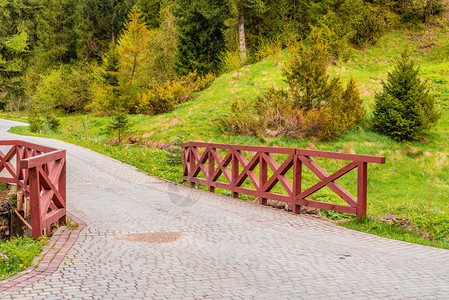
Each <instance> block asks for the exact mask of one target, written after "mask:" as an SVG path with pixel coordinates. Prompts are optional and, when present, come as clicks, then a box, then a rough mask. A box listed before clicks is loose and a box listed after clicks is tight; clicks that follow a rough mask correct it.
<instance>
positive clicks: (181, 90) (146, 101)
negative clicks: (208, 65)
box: [138, 72, 215, 114]
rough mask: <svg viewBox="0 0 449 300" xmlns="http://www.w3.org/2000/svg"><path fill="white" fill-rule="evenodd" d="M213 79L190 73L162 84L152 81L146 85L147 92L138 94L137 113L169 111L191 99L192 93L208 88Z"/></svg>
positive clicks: (208, 75)
mask: <svg viewBox="0 0 449 300" xmlns="http://www.w3.org/2000/svg"><path fill="white" fill-rule="evenodd" d="M214 79H215V76H214V75H213V74H207V75H205V76H199V75H198V74H197V73H196V72H191V73H189V74H188V75H187V76H185V77H182V78H178V79H175V80H166V81H164V82H157V81H155V80H153V81H152V82H151V83H150V84H149V85H148V90H147V91H146V92H145V93H142V94H140V103H139V107H138V111H139V112H141V113H147V114H158V113H163V112H167V111H170V110H172V109H173V108H175V106H176V105H178V104H180V103H182V102H184V101H187V100H189V99H191V98H192V97H193V93H194V92H197V91H200V90H202V89H205V88H206V87H208V86H209V85H210V84H211V83H212V82H213V80H214Z"/></svg>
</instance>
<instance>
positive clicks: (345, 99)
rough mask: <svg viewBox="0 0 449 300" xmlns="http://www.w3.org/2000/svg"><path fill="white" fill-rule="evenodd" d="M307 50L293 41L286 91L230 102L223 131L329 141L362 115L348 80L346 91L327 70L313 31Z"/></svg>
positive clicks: (323, 48) (325, 48)
mask: <svg viewBox="0 0 449 300" xmlns="http://www.w3.org/2000/svg"><path fill="white" fill-rule="evenodd" d="M311 42H312V45H311V47H310V49H309V50H307V49H306V48H305V47H304V45H303V44H302V43H301V44H297V45H296V46H295V48H293V49H292V51H291V57H290V59H289V61H288V63H287V66H286V67H285V68H284V69H283V74H284V76H285V77H286V81H287V83H288V89H269V90H268V91H267V92H266V93H264V94H263V95H262V96H260V97H258V98H257V99H256V101H254V102H252V103H246V102H242V101H235V102H234V103H233V104H232V106H231V113H230V114H229V115H228V116H227V117H225V118H222V119H221V120H220V125H221V126H222V127H224V128H225V129H228V130H231V131H233V132H235V133H238V134H246V135H256V136H258V137H262V136H263V135H268V136H279V135H285V136H291V137H295V138H301V137H307V136H313V137H316V138H319V139H321V140H331V139H333V138H335V137H337V136H339V135H341V134H343V133H344V132H346V131H347V130H348V129H349V128H350V127H352V126H354V125H355V124H357V123H359V122H361V121H362V120H363V119H364V116H365V110H364V108H363V106H362V99H361V98H360V95H359V92H358V90H357V87H356V83H355V81H354V79H352V78H351V79H350V80H349V82H348V85H347V87H346V89H344V88H343V86H342V84H341V81H340V78H339V77H334V78H331V77H330V76H329V75H328V74H327V64H328V58H329V51H328V45H327V44H326V42H325V40H323V39H322V38H321V36H320V32H319V31H315V32H314V34H313V35H312V36H311Z"/></svg>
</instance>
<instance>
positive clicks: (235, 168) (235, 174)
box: [231, 149, 239, 198]
mask: <svg viewBox="0 0 449 300" xmlns="http://www.w3.org/2000/svg"><path fill="white" fill-rule="evenodd" d="M231 151H233V152H232V184H231V186H232V197H233V198H238V197H239V193H237V192H236V191H235V188H236V185H235V184H236V182H237V178H238V177H239V161H238V159H237V155H236V152H237V150H234V149H233V150H231Z"/></svg>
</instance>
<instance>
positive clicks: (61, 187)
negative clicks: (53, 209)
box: [58, 158, 67, 226]
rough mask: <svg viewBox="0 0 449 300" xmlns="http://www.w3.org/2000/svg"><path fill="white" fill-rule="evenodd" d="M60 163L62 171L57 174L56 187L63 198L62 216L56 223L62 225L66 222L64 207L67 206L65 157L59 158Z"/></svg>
mask: <svg viewBox="0 0 449 300" xmlns="http://www.w3.org/2000/svg"><path fill="white" fill-rule="evenodd" d="M61 163H63V164H64V165H63V167H62V171H61V175H59V180H58V189H59V193H60V194H61V196H62V198H63V199H64V216H63V217H62V218H60V219H59V221H58V223H59V225H60V226H62V225H64V224H65V223H66V213H65V211H66V207H67V194H66V172H67V169H66V166H67V162H66V159H65V158H64V159H63V160H61Z"/></svg>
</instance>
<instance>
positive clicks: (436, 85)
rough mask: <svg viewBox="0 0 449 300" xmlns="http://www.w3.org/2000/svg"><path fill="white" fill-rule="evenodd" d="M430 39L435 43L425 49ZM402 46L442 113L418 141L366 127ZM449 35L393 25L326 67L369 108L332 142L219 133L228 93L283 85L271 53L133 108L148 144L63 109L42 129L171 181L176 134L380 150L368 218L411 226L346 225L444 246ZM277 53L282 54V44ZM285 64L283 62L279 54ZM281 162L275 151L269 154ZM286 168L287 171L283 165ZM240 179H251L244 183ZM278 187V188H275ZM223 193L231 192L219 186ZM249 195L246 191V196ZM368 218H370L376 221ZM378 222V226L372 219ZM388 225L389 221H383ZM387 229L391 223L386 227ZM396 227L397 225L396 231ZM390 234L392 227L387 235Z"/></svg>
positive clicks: (177, 170)
mask: <svg viewBox="0 0 449 300" xmlns="http://www.w3.org/2000/svg"><path fill="white" fill-rule="evenodd" d="M430 43H434V44H435V45H436V46H434V47H431V48H424V49H420V47H421V48H422V47H423V46H426V45H429V44H430ZM406 46H408V47H409V48H410V49H411V50H412V52H413V56H414V58H415V60H416V63H417V64H418V65H419V66H420V68H421V75H422V77H423V78H424V79H426V80H428V84H429V86H430V88H431V91H432V93H434V94H435V95H436V97H437V103H438V105H439V106H440V108H441V112H442V117H441V119H440V120H439V122H438V123H437V125H436V126H435V128H434V129H433V130H431V131H429V132H426V133H425V136H426V138H427V139H428V140H429V141H428V142H427V143H423V142H420V141H418V142H406V143H398V142H395V141H393V140H391V139H389V138H387V137H385V136H381V135H379V134H377V133H374V132H372V131H371V130H370V129H369V119H370V116H371V113H372V106H373V103H374V95H375V93H376V92H377V91H379V90H380V89H381V84H380V82H381V80H384V79H385V78H386V75H387V72H388V70H392V69H393V67H394V62H395V59H397V58H398V57H399V55H400V53H401V52H402V51H403V50H404V49H405V47H406ZM447 49H449V39H447V34H446V33H445V32H444V31H442V30H440V29H438V28H426V29H423V30H421V31H407V30H401V31H392V32H390V33H388V34H386V35H385V36H384V37H382V38H381V39H380V40H379V41H378V42H377V44H376V45H374V46H371V47H369V48H368V49H365V50H363V51H359V50H352V55H351V57H350V58H349V60H348V61H347V62H337V63H336V64H334V65H333V66H332V67H331V69H330V73H331V74H334V75H336V74H338V75H340V76H341V78H342V80H343V82H346V81H347V80H348V79H349V78H350V77H351V76H353V77H354V78H355V79H356V81H357V83H358V86H359V89H360V91H361V95H362V97H363V99H364V101H365V107H366V108H367V111H368V115H367V120H366V122H365V124H362V125H361V126H358V127H356V128H353V129H352V130H351V131H350V132H349V133H347V134H346V135H344V136H342V137H341V138H339V139H337V140H335V141H333V142H320V141H310V140H299V139H292V138H285V137H280V138H269V137H267V138H265V139H264V140H263V141H262V140H259V139H257V138H256V137H250V136H233V135H230V134H228V133H226V132H223V131H222V130H221V129H220V127H219V122H218V121H219V120H220V118H222V117H225V116H226V115H227V114H228V113H229V106H230V103H231V102H232V101H233V100H234V99H246V100H248V101H251V100H252V99H254V98H255V97H257V95H259V94H261V93H263V92H264V91H265V90H266V88H268V87H271V86H285V82H284V81H283V79H282V76H281V69H280V67H279V66H278V65H277V64H275V61H274V59H271V58H269V59H266V60H264V61H262V62H259V63H257V64H254V65H251V66H246V67H243V68H241V69H240V70H237V71H233V72H229V73H227V74H224V75H222V76H220V77H218V78H217V79H216V80H215V82H214V83H213V84H212V85H211V86H210V87H209V88H207V89H205V90H203V91H201V92H199V93H197V98H196V99H195V100H193V101H189V102H186V103H184V104H182V105H180V106H179V107H177V108H176V109H175V110H174V111H171V112H168V113H165V114H161V115H156V116H147V115H133V116H131V120H132V121H133V122H134V129H135V133H134V136H135V137H139V138H140V139H141V140H140V142H145V143H146V144H147V145H150V146H151V147H150V148H149V147H146V146H135V145H107V144H105V142H106V141H107V140H108V139H109V138H108V136H107V135H106V133H105V130H104V127H105V125H106V124H107V123H108V122H109V120H110V118H107V117H94V116H91V115H67V116H62V118H61V123H62V129H63V130H61V131H60V132H59V133H49V134H48V135H47V136H49V137H54V138H57V139H62V140H65V141H68V142H71V143H75V144H78V145H81V146H84V147H87V148H90V149H92V150H94V151H98V152H100V153H103V154H106V155H109V156H111V157H114V158H116V159H119V160H121V161H123V162H126V163H129V164H131V165H134V166H136V167H137V168H139V169H141V170H142V171H145V172H147V173H149V174H151V175H155V176H158V177H161V178H165V179H168V180H172V181H176V182H181V181H182V166H180V165H170V164H169V163H168V159H167V155H168V154H169V153H168V151H167V150H164V149H157V148H154V147H155V146H158V147H160V148H165V147H166V146H167V145H168V144H173V143H174V142H175V140H176V139H177V138H178V137H179V136H183V137H184V139H185V140H186V141H190V140H195V141H205V142H209V141H213V142H219V143H230V144H247V145H267V146H281V147H291V148H305V147H307V144H308V143H313V144H314V145H315V146H316V147H317V148H318V149H319V150H326V151H337V152H343V151H344V149H345V147H348V146H349V147H350V148H351V149H352V150H354V151H355V153H357V154H366V155H379V156H385V157H386V164H384V165H375V164H370V165H369V166H368V213H369V216H370V218H371V219H372V220H374V219H375V218H376V217H377V216H385V215H387V214H392V215H396V216H401V217H406V218H409V219H410V221H411V222H412V224H413V228H414V231H413V232H412V233H410V232H408V231H407V232H403V231H401V228H394V226H386V225H388V224H383V225H382V224H381V225H379V224H377V223H379V222H377V221H373V222H377V223H375V224H377V225H378V226H380V227H379V228H383V229H382V230H374V229H373V228H374V227H373V225H372V224H371V223H369V222H368V223H367V224H368V225H369V226H368V225H367V224H365V223H360V224H359V223H356V222H355V221H351V222H349V223H347V224H346V225H345V226H348V227H351V228H354V229H357V230H361V231H365V232H370V233H374V234H379V235H382V236H387V237H391V238H396V239H402V240H407V241H413V242H417V243H424V244H429V245H432V246H436V247H443V248H448V247H449V150H448V149H449V139H448V136H449V106H448V104H449V87H448V83H449V77H448V75H449V62H448V61H447V59H446V58H447V57H449V56H448V55H449V51H448V50H447ZM283 55H284V57H285V56H286V55H287V52H286V51H284V52H283ZM281 62H282V60H281ZM11 131H12V132H14V133H19V134H30V132H29V131H28V130H27V128H24V127H16V128H14V129H12V130H11ZM410 147H414V148H417V149H418V150H419V152H418V153H417V154H413V155H412V154H409V153H408V152H407V149H409V148H410ZM275 159H278V160H279V161H281V160H282V156H275ZM317 161H318V162H319V163H320V164H321V165H322V166H323V167H324V168H325V169H326V170H327V171H328V172H329V173H330V172H332V171H335V170H337V169H338V168H340V167H342V166H343V162H339V161H329V160H328V161H326V160H325V159H318V160H317ZM303 175H304V180H303V185H304V186H303V189H305V188H307V187H309V186H311V185H312V184H313V183H315V182H316V179H315V177H314V176H313V174H311V172H310V171H309V172H307V171H305V172H304V174H303ZM287 176H291V174H289V173H287ZM354 176H355V175H354V174H351V173H350V174H348V175H346V176H345V177H343V178H342V179H339V180H338V182H339V183H340V184H341V185H342V186H344V187H345V188H347V189H348V190H349V191H350V192H351V193H353V194H355V190H356V187H355V185H354V180H355V177H354ZM245 185H247V186H249V185H250V184H249V182H248V181H247V182H246V183H245ZM275 191H280V189H279V187H276V188H275ZM222 192H223V193H224V194H228V195H229V192H228V191H222ZM314 197H315V199H316V200H321V201H330V202H335V203H341V202H339V201H340V200H339V199H338V197H336V196H335V195H334V194H333V193H332V192H331V191H330V190H328V189H327V188H326V189H323V190H322V191H320V192H319V193H317V194H316V195H315V196H314ZM246 198H250V197H246ZM373 224H374V223H373ZM377 225H376V226H377ZM389 228H390V229H389ZM391 228H394V229H391ZM396 229H399V230H396ZM388 232H390V233H388ZM420 232H421V233H425V234H427V235H429V236H431V237H432V239H433V241H430V240H426V239H422V238H421V239H422V241H421V242H419V239H418V238H417V239H415V238H410V237H409V236H410V234H416V235H417V237H419V236H420V235H419V233H420Z"/></svg>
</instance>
